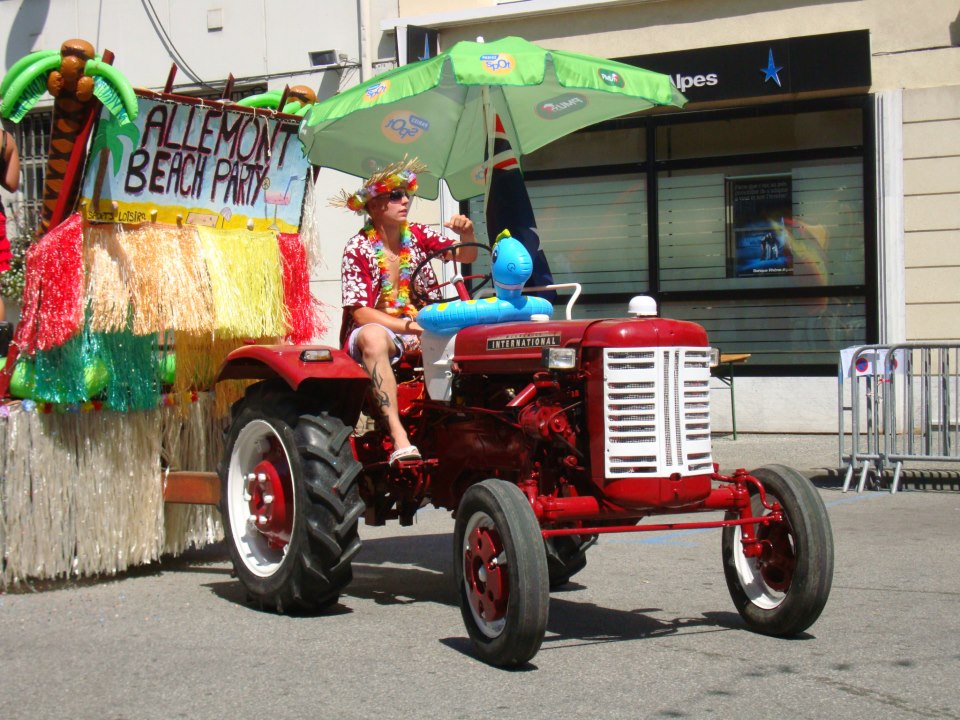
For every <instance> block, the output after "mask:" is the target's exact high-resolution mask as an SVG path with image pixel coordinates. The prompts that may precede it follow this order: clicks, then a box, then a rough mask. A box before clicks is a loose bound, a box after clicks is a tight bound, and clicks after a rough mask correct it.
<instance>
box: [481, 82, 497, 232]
mask: <svg viewBox="0 0 960 720" xmlns="http://www.w3.org/2000/svg"><path fill="white" fill-rule="evenodd" d="M480 100H481V103H482V105H483V129H484V131H485V134H486V136H487V152H486V153H485V154H484V158H483V216H484V217H486V216H487V203H489V202H490V183H491V182H492V180H493V144H494V140H495V138H496V121H495V113H494V111H493V104H492V103H491V102H490V88H489V87H488V86H486V85H484V86H482V87H481V88H480ZM487 241H488V242H491V243H492V242H493V238H490V237H488V238H487Z"/></svg>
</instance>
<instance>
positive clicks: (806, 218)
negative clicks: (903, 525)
mask: <svg viewBox="0 0 960 720" xmlns="http://www.w3.org/2000/svg"><path fill="white" fill-rule="evenodd" d="M399 6H400V16H399V17H398V18H397V19H396V20H395V21H387V22H386V23H385V24H384V26H383V27H384V29H387V30H390V29H394V30H395V31H396V32H398V34H403V33H404V32H407V30H408V29H409V28H411V27H412V28H415V29H417V32H421V30H420V29H421V28H428V29H432V30H435V31H436V32H437V33H438V36H439V45H440V47H441V48H443V47H449V46H450V45H451V44H453V43H454V42H457V41H459V40H464V39H469V40H473V39H475V38H477V37H484V38H487V39H493V38H497V37H501V36H504V35H520V36H523V37H525V38H526V39H528V40H532V41H534V42H538V43H540V44H541V45H543V46H546V47H554V48H558V49H564V50H572V51H577V52H584V53H590V54H597V55H602V56H605V57H611V58H616V59H619V60H621V61H624V62H627V63H632V64H636V65H640V66H643V67H647V68H649V69H654V70H658V71H660V72H665V73H668V74H670V75H671V76H672V77H673V78H674V82H675V84H677V86H678V87H679V88H681V89H682V90H683V91H684V92H685V94H686V95H687V97H688V100H689V103H688V105H687V106H686V107H685V108H684V109H683V110H678V111H671V112H666V113H665V112H660V113H655V114H650V115H647V116H642V117H634V118H626V119H622V120H619V121H616V122H612V123H607V124H605V125H604V126H602V127H595V128H590V129H588V130H586V131H582V132H580V133H578V134H576V135H574V136H572V137H570V138H567V139H564V140H562V141H558V142H557V143H554V144H553V145H551V146H548V147H547V148H544V149H543V150H541V151H538V152H537V153H534V154H533V155H531V156H530V157H528V158H526V159H525V161H524V169H525V172H526V177H527V182H528V186H529V187H530V188H531V194H532V196H533V201H534V205H535V210H536V211H537V219H538V224H539V229H540V234H541V237H542V238H543V242H544V246H545V249H546V251H547V254H548V257H549V258H550V262H551V264H552V266H553V268H554V270H555V274H556V275H557V276H558V279H564V280H565V279H578V280H579V281H580V282H583V283H584V285H585V292H584V297H583V299H582V300H581V304H582V312H583V313H585V314H598V315H602V314H606V313H610V312H615V311H617V310H618V308H622V307H623V306H625V303H626V299H627V298H628V297H629V296H630V295H631V294H635V293H636V292H644V293H649V294H652V295H653V296H655V297H656V298H657V299H658V301H659V302H660V305H661V308H662V310H663V312H664V314H667V315H670V316H672V317H680V318H685V319H692V320H696V321H697V322H700V323H702V324H703V325H705V327H706V328H707V330H708V331H709V333H710V337H711V340H712V342H713V343H714V344H715V345H717V346H719V347H720V348H721V350H722V351H723V352H725V353H726V352H729V353H749V354H750V355H751V358H750V359H749V360H748V361H747V363H745V364H744V365H743V366H742V367H738V368H737V375H738V377H737V381H736V390H737V414H738V427H739V429H741V430H743V429H747V430H753V431H759V432H773V431H801V432H802V431H812V432H824V431H832V430H834V429H835V428H836V416H837V397H836V373H837V359H838V351H839V350H840V349H841V348H843V347H846V346H850V345H860V344H866V343H876V342H897V341H904V340H908V341H914V340H917V341H919V340H924V341H926V340H929V341H937V340H944V341H946V340H955V339H956V338H958V337H960V319H958V318H960V314H958V312H957V310H960V306H958V303H960V291H958V290H957V283H956V279H957V266H958V264H960V243H958V240H960V210H958V208H960V203H958V200H960V195H958V193H960V153H958V144H960V47H958V45H960V16H958V8H957V6H956V4H955V3H951V2H947V1H945V0H927V1H926V2H924V3H922V12H920V11H919V10H920V8H916V7H913V6H910V7H908V6H906V5H904V4H902V3H897V2H894V1H893V0H861V1H855V2H796V1H787V0H784V1H774V2H767V3H759V4H744V3H735V2H708V1H699V0H689V1H686V0H685V1H682V2H681V1H680V0H662V1H659V2H651V1H649V0H647V1H643V0H632V1H631V0H596V1H593V2H591V1H589V0H588V1H584V2H566V1H565V0H555V1H553V2H548V1H547V0H527V1H525V2H509V3H507V2H496V0H486V1H481V0H465V1H464V2H442V3H441V2H436V1H435V0H401V2H400V3H399ZM727 402H728V401H727V397H726V395H725V394H717V396H716V397H715V410H716V412H715V416H714V425H715V427H717V428H722V427H723V426H724V425H725V424H726V423H727V422H728V417H727V413H728V411H729V406H728V405H727Z"/></svg>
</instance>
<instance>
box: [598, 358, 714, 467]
mask: <svg viewBox="0 0 960 720" xmlns="http://www.w3.org/2000/svg"><path fill="white" fill-rule="evenodd" d="M603 402H604V433H605V437H604V440H605V441H606V442H605V443H604V447H605V450H606V458H605V470H606V476H607V477H608V478H611V479H612V478H617V477H626V476H649V477H666V476H669V475H672V474H674V473H680V475H681V476H686V475H701V474H703V473H709V472H711V471H712V470H713V458H712V457H711V454H710V348H704V347H670V348H608V349H606V350H604V351H603Z"/></svg>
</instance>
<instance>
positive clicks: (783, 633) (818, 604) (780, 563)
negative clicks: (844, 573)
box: [722, 465, 833, 637]
mask: <svg viewBox="0 0 960 720" xmlns="http://www.w3.org/2000/svg"><path fill="white" fill-rule="evenodd" d="M752 475H753V476H754V477H755V478H756V479H757V480H759V481H760V483H761V484H762V485H763V487H764V489H765V491H766V496H767V504H768V505H773V503H778V504H779V505H780V508H781V510H782V514H783V520H782V521H780V522H771V523H770V524H767V525H761V524H757V525H755V526H754V528H755V531H756V535H757V540H758V541H759V542H760V553H759V555H757V556H755V557H748V556H747V554H746V553H744V546H743V543H742V542H741V540H742V533H741V530H740V526H735V527H727V528H724V531H723V540H722V549H723V573H724V575H725V577H726V580H727V588H728V589H729V590H730V596H731V597H732V598H733V602H734V605H736V607H737V610H738V611H739V612H740V615H741V616H742V617H743V619H744V620H745V621H746V622H747V625H748V626H749V627H750V629H752V630H754V631H756V632H759V633H763V634H764V635H775V636H778V637H789V636H791V635H796V634H798V633H801V632H803V631H804V630H806V629H807V628H808V627H810V626H811V625H813V623H814V622H815V621H816V620H817V618H818V617H820V613H821V612H822V611H823V608H824V605H826V603H827V597H828V596H829V595H830V586H831V584H832V582H833V533H832V531H831V528H830V518H829V516H828V515H827V509H826V507H825V506H824V504H823V500H822V499H821V497H820V494H819V493H818V492H817V490H816V488H815V487H814V486H813V484H812V483H811V482H810V481H809V480H807V478H805V477H804V476H803V475H801V474H800V473H798V472H797V471H796V470H794V469H792V468H789V467H786V466H784V465H770V466H767V467H762V468H760V469H758V470H755V471H754V472H753V473H752ZM752 507H753V514H754V516H755V517H761V516H763V515H764V514H770V511H769V510H768V509H766V508H764V506H763V504H762V502H761V499H760V495H759V493H756V494H754V495H753V498H752Z"/></svg>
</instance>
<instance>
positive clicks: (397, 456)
mask: <svg viewBox="0 0 960 720" xmlns="http://www.w3.org/2000/svg"><path fill="white" fill-rule="evenodd" d="M419 459H420V451H419V450H417V447H416V445H408V446H407V447H402V448H397V449H396V450H394V451H393V452H392V453H390V464H391V465H394V464H396V463H398V462H399V461H401V460H419Z"/></svg>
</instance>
